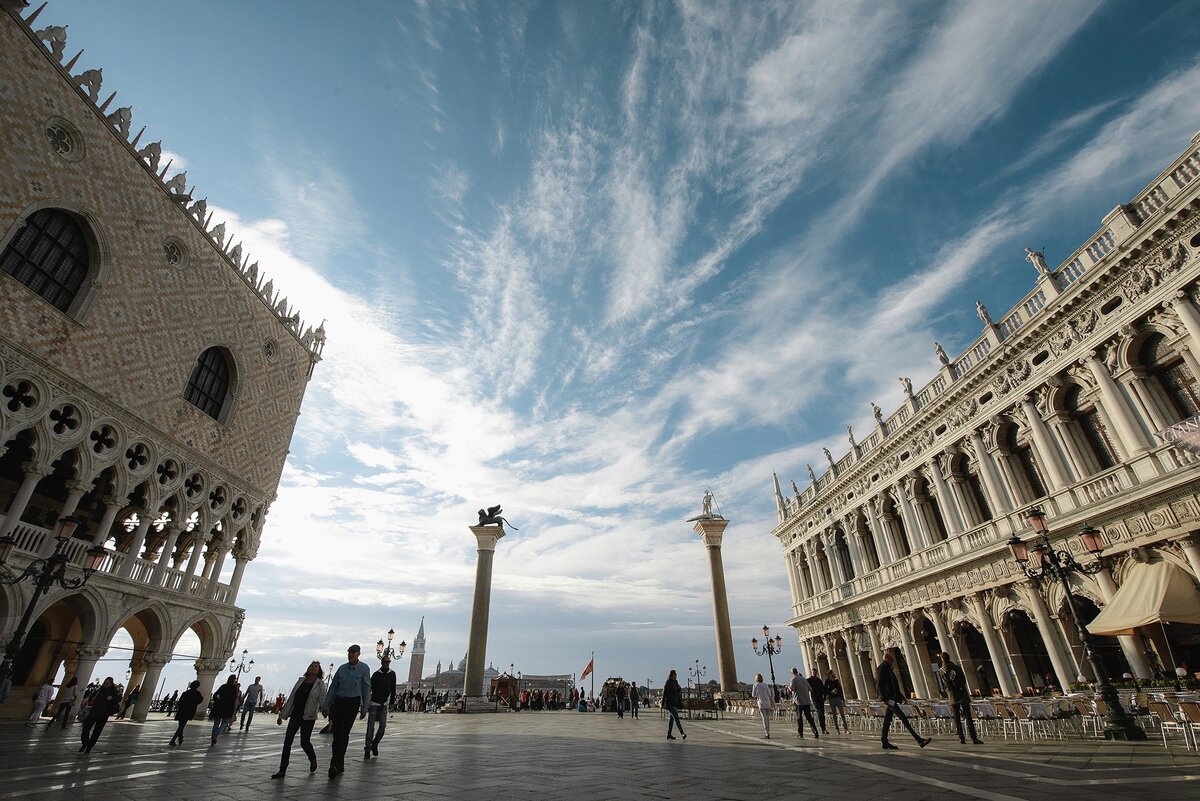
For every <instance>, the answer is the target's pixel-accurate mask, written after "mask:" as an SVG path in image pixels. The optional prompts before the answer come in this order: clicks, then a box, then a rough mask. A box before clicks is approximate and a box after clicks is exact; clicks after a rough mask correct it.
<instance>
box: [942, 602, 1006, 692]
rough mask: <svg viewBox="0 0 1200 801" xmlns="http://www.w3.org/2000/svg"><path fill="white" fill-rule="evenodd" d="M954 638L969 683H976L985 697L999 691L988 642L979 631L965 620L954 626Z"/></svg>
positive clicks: (975, 686)
mask: <svg viewBox="0 0 1200 801" xmlns="http://www.w3.org/2000/svg"><path fill="white" fill-rule="evenodd" d="M953 634H954V636H955V637H956V638H957V639H958V651H959V654H960V656H961V657H962V667H963V671H964V672H965V673H966V674H967V676H968V679H967V681H968V683H971V682H973V683H974V689H976V690H978V691H979V694H980V695H981V696H983V697H985V698H986V697H988V696H990V695H992V691H993V690H999V688H1000V679H999V675H998V674H997V672H996V665H994V664H992V657H991V655H990V654H989V653H988V649H987V642H986V641H985V640H984V639H983V635H982V634H980V633H979V629H977V628H975V626H974V625H972V624H971V623H968V622H967V621H965V620H960V621H958V622H957V623H955V625H954V630H953Z"/></svg>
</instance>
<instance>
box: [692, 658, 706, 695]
mask: <svg viewBox="0 0 1200 801" xmlns="http://www.w3.org/2000/svg"><path fill="white" fill-rule="evenodd" d="M707 675H708V665H704V666H701V665H700V660H699V659H697V660H696V661H695V663H694V664H693V665H692V666H691V667H689V668H688V683H689V684H693V685H695V687H696V695H697V696H699V695H700V679H701V678H702V677H704V676H707Z"/></svg>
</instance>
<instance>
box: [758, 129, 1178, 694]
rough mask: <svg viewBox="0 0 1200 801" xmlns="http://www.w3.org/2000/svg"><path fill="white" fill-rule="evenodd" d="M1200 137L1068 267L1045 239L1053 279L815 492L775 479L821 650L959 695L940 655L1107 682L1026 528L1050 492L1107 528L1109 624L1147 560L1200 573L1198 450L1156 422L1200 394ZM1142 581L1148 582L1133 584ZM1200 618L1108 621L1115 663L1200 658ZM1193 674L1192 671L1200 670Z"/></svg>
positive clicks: (1125, 668) (1097, 595) (1089, 601)
mask: <svg viewBox="0 0 1200 801" xmlns="http://www.w3.org/2000/svg"><path fill="white" fill-rule="evenodd" d="M1197 254H1200V134H1198V135H1197V137H1196V138H1193V140H1192V142H1191V143H1190V145H1189V146H1188V148H1187V150H1186V151H1185V152H1184V153H1183V155H1181V156H1180V157H1179V158H1178V159H1176V160H1175V161H1174V162H1173V163H1172V164H1170V165H1169V166H1168V167H1167V169H1166V170H1164V171H1163V172H1162V174H1160V175H1159V176H1158V177H1157V178H1155V179H1154V181H1152V182H1151V183H1150V185H1149V186H1148V187H1147V188H1146V189H1145V190H1144V191H1143V192H1141V193H1140V194H1138V195H1137V196H1136V197H1135V198H1134V199H1133V200H1132V202H1130V203H1127V204H1122V205H1119V206H1117V207H1116V208H1114V209H1113V211H1112V212H1110V213H1109V214H1108V215H1107V216H1105V218H1104V220H1103V222H1102V227H1101V228H1100V230H1099V231H1098V232H1096V234H1095V235H1093V236H1092V237H1090V238H1089V239H1088V240H1087V241H1086V242H1085V243H1084V245H1083V246H1082V247H1080V248H1079V249H1078V250H1077V251H1076V252H1075V253H1073V254H1071V256H1070V257H1069V258H1068V259H1067V260H1066V261H1065V262H1064V263H1063V264H1062V265H1060V266H1059V267H1058V268H1057V269H1051V268H1050V267H1049V266H1048V265H1046V263H1045V260H1044V258H1042V256H1041V254H1040V253H1035V252H1032V251H1030V252H1029V253H1028V256H1029V259H1028V260H1029V261H1030V262H1031V264H1032V265H1033V267H1034V268H1036V274H1037V280H1036V285H1035V287H1034V288H1033V290H1032V291H1031V292H1030V293H1029V294H1028V295H1026V296H1025V297H1024V298H1023V299H1022V300H1021V301H1020V302H1019V303H1018V304H1017V305H1016V306H1015V307H1014V308H1013V309H1012V310H1011V311H1009V312H1008V314H1006V315H1004V316H1001V317H999V318H998V319H997V320H995V321H993V320H992V318H991V315H990V314H989V313H988V311H987V309H986V308H985V307H984V306H983V305H982V304H980V305H979V307H978V309H977V311H978V313H979V317H980V322H981V324H982V326H983V332H982V336H980V337H979V339H978V340H976V341H975V342H974V343H973V344H972V345H971V346H970V347H969V348H968V349H967V350H966V352H965V353H963V354H962V355H960V356H959V357H958V358H950V357H949V356H948V355H947V354H945V353H944V352H942V351H941V349H940V346H939V347H938V352H939V358H940V360H941V362H942V367H941V369H940V371H939V373H938V374H937V375H936V376H935V377H934V379H933V380H932V381H931V382H930V383H928V384H927V385H926V386H924V387H922V388H919V389H914V388H913V387H912V386H911V384H910V382H908V381H907V380H905V379H902V385H903V391H904V401H903V404H902V405H901V406H900V408H899V410H898V411H896V412H895V413H893V414H891V415H890V416H885V415H884V413H883V412H882V410H880V409H878V407H876V409H875V418H876V421H877V425H876V426H875V428H874V430H873V431H872V432H871V433H870V435H869V436H866V437H864V438H863V439H862V441H859V442H854V441H853V434H851V449H850V452H849V453H847V454H845V455H844V456H842V457H841V458H839V459H834V458H833V457H832V455H829V458H828V462H829V466H828V470H827V471H826V472H824V474H822V475H820V476H819V477H818V476H815V475H814V474H812V472H811V470H810V475H812V476H813V480H812V481H811V483H810V485H809V486H808V487H807V488H806V489H804V490H803V491H801V490H800V489H799V488H798V487H797V486H796V484H795V482H792V483H791V489H792V492H791V493H789V494H788V496H787V497H785V494H784V492H783V490H782V489H781V487H780V484H779V480H778V478H776V479H775V501H776V506H777V509H778V514H779V523H778V525H777V526H776V528H775V529H774V534H775V536H776V537H778V538H779V541H780V544H781V545H782V546H783V550H784V559H785V564H786V569H787V576H788V581H789V585H790V588H791V594H792V604H793V608H792V617H791V619H790V620H789V621H788V622H789V624H790V625H791V626H793V627H795V629H796V631H797V634H798V637H799V640H800V643H801V646H802V649H803V651H804V654H805V662H806V664H807V665H810V666H816V667H819V668H821V669H822V671H823V672H824V671H825V670H830V669H832V670H835V671H837V672H838V673H839V674H840V675H841V676H842V678H843V679H844V682H845V685H846V687H847V688H850V687H851V686H853V688H854V690H853V692H855V693H856V694H857V696H858V697H859V698H868V697H874V696H875V691H874V687H873V681H872V676H873V672H874V666H876V665H878V664H879V662H880V661H881V659H882V655H883V651H884V650H885V649H894V653H895V654H896V655H897V657H898V660H899V662H900V664H901V666H902V674H903V681H904V682H905V684H906V689H907V690H908V691H910V692H915V693H916V694H917V695H919V696H925V697H928V696H930V695H933V696H936V695H937V694H938V692H939V688H938V686H937V678H936V675H935V673H934V668H935V666H936V658H935V655H936V653H937V652H939V651H942V650H946V651H949V652H950V653H951V655H952V656H955V657H956V658H957V659H958V660H959V661H960V662H961V663H962V664H963V665H965V666H966V668H967V670H966V671H965V672H966V673H967V674H968V679H969V682H970V684H971V687H972V689H976V690H979V691H980V692H981V693H984V694H989V693H991V692H992V691H994V690H996V689H999V690H1000V691H1002V692H1004V693H1005V694H1012V693H1016V692H1020V691H1022V690H1024V689H1026V688H1029V687H1041V686H1043V685H1045V684H1046V683H1050V684H1054V685H1057V686H1060V687H1066V686H1068V685H1069V684H1070V683H1071V682H1075V681H1078V680H1079V679H1080V678H1082V679H1084V680H1091V679H1093V678H1094V677H1093V676H1092V675H1091V671H1090V668H1089V667H1088V665H1087V663H1086V660H1085V658H1084V655H1083V652H1082V648H1081V645H1080V643H1079V640H1078V636H1077V634H1076V632H1075V625H1074V623H1073V622H1072V621H1071V620H1070V619H1069V613H1068V611H1067V609H1068V607H1067V605H1066V604H1065V599H1064V597H1063V593H1062V591H1061V589H1060V588H1059V587H1057V586H1050V585H1043V587H1042V588H1041V589H1040V590H1039V589H1038V587H1037V586H1036V585H1034V584H1032V583H1031V582H1030V581H1029V580H1028V579H1027V578H1026V577H1025V575H1024V574H1023V573H1022V572H1020V570H1019V569H1018V568H1017V565H1016V563H1015V562H1014V561H1013V560H1012V558H1011V556H1010V555H1009V550H1008V548H1007V547H1006V541H1007V540H1008V539H1009V537H1010V536H1012V535H1013V534H1014V533H1017V534H1020V535H1021V536H1022V537H1024V538H1026V539H1028V536H1029V533H1030V529H1029V526H1028V524H1027V523H1026V521H1025V512H1026V511H1027V510H1028V509H1029V508H1030V507H1032V506H1035V505H1037V506H1040V507H1041V508H1042V509H1044V510H1045V512H1046V514H1047V515H1048V518H1049V524H1050V528H1051V531H1052V534H1051V536H1052V537H1054V538H1055V544H1056V547H1069V548H1070V549H1071V551H1072V552H1073V553H1076V554H1077V555H1080V556H1081V558H1082V559H1083V560H1084V561H1086V560H1088V559H1090V558H1091V557H1090V556H1088V555H1087V554H1080V545H1079V543H1078V540H1077V537H1076V535H1077V534H1078V532H1079V531H1080V530H1081V529H1082V528H1083V527H1084V526H1085V525H1091V526H1094V527H1096V528H1099V529H1101V530H1102V531H1103V533H1104V537H1105V540H1106V542H1107V548H1106V550H1105V552H1104V559H1105V563H1106V565H1107V567H1106V569H1105V570H1103V571H1102V572H1100V573H1099V574H1097V575H1096V576H1094V577H1089V576H1083V575H1079V574H1076V575H1074V576H1073V577H1072V579H1071V581H1072V584H1073V587H1072V589H1073V590H1074V591H1075V593H1076V594H1077V595H1078V596H1079V597H1080V599H1081V609H1080V616H1081V617H1083V618H1085V620H1084V622H1087V621H1089V620H1090V619H1091V618H1092V617H1094V616H1095V614H1096V613H1097V612H1098V610H1099V609H1101V608H1103V607H1104V605H1105V603H1106V601H1108V600H1109V599H1111V598H1112V597H1113V596H1114V594H1115V593H1117V592H1119V590H1120V588H1121V586H1122V583H1123V581H1124V578H1125V577H1126V575H1127V572H1128V569H1129V567H1130V565H1132V564H1135V563H1137V562H1154V563H1159V562H1163V563H1166V564H1167V565H1168V566H1169V569H1171V570H1180V571H1183V572H1184V573H1186V575H1187V576H1188V577H1189V578H1190V580H1191V582H1192V584H1193V585H1194V584H1195V582H1196V578H1197V576H1200V545H1198V532H1200V467H1198V466H1197V457H1196V456H1195V455H1193V454H1191V453H1189V452H1188V451H1186V450H1184V449H1182V448H1178V447H1176V446H1173V445H1171V444H1168V443H1164V442H1162V441H1161V440H1160V439H1158V438H1156V437H1155V432H1159V431H1162V430H1164V429H1165V428H1166V427H1167V426H1170V425H1172V424H1174V423H1177V422H1179V421H1181V420H1184V419H1187V418H1190V417H1192V416H1194V415H1196V414H1197V413H1198V411H1200V408H1198V407H1200V390H1198V388H1197V376H1200V292H1198V289H1197V278H1198V276H1200V258H1198V255H1197ZM1131 586H1132V585H1131ZM1198 629H1200V627H1196V626H1184V625H1180V624H1172V625H1170V626H1158V625H1156V626H1152V627H1145V628H1143V629H1141V630H1139V632H1138V634H1136V635H1128V636H1122V637H1119V638H1112V637H1101V638H1098V640H1099V642H1100V646H1101V647H1100V651H1101V657H1102V659H1103V660H1104V661H1105V663H1106V667H1107V668H1108V669H1109V672H1110V673H1112V674H1113V675H1115V676H1120V675H1122V673H1125V672H1131V673H1133V674H1135V675H1136V676H1138V677H1146V676H1151V675H1160V676H1161V675H1162V674H1163V673H1168V674H1170V673H1173V670H1172V669H1173V667H1174V665H1172V661H1174V662H1175V664H1180V663H1182V662H1185V661H1186V663H1187V664H1189V665H1196V664H1197V663H1200V630H1198ZM1193 669H1194V668H1193Z"/></svg>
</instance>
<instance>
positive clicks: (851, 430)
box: [846, 426, 858, 449]
mask: <svg viewBox="0 0 1200 801" xmlns="http://www.w3.org/2000/svg"><path fill="white" fill-rule="evenodd" d="M846 438H847V439H849V440H850V447H851V448H852V449H853V448H857V447H858V443H857V442H855V441H854V426H846Z"/></svg>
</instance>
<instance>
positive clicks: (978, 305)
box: [975, 300, 994, 325]
mask: <svg viewBox="0 0 1200 801" xmlns="http://www.w3.org/2000/svg"><path fill="white" fill-rule="evenodd" d="M975 313H976V314H978V315H979V322H981V323H983V324H984V325H994V323H992V315H990V314H988V310H987V306H984V305H983V301H982V300H977V301H975Z"/></svg>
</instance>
